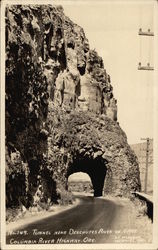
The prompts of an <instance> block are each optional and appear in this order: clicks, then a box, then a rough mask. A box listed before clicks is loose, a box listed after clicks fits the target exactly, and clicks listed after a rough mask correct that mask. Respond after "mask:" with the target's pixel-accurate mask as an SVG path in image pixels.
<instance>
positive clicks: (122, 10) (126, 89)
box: [58, 0, 154, 144]
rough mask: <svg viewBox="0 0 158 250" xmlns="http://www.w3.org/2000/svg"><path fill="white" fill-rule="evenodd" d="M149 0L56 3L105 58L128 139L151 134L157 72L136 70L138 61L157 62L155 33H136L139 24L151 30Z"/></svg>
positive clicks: (85, 0)
mask: <svg viewBox="0 0 158 250" xmlns="http://www.w3.org/2000/svg"><path fill="white" fill-rule="evenodd" d="M153 2H154V1H152V0H150V1H141V2H140V1H139V0H137V1H132V0H131V1H130V0H129V1H128V0H126V1H122V2H119V1H110V2H109V1H106V0H102V1H94V0H91V1H89V0H84V1H67V0H65V1H58V4H61V5H62V6H63V8H64V13H65V14H66V15H67V16H69V18H70V19H71V20H72V21H74V22H75V23H77V24H78V25H80V26H81V27H82V28H83V29H84V31H85V34H86V37H87V38H88V40H89V44H90V48H91V49H96V51H97V52H98V54H99V55H100V56H101V57H102V58H103V61H104V67H105V69H106V71H107V73H108V74H109V75H110V77H111V84H112V86H113V93H114V97H115V98H116V99H117V105H118V121H119V123H120V126H121V128H122V129H123V130H124V131H125V133H126V135H127V138H128V143H129V144H135V143H139V142H140V138H142V137H143V138H144V137H145V138H146V137H150V138H153V84H154V81H153V80H154V78H153V73H154V72H153V71H142V70H141V71H139V70H137V66H138V63H139V62H140V61H141V62H142V64H143V65H144V64H147V62H150V64H151V65H152V66H153V49H154V48H153V39H154V38H153V37H144V36H143V37H142V36H139V35H138V30H139V28H142V29H143V30H147V29H148V28H150V29H151V30H152V31H153V29H154V28H153V10H154V8H153Z"/></svg>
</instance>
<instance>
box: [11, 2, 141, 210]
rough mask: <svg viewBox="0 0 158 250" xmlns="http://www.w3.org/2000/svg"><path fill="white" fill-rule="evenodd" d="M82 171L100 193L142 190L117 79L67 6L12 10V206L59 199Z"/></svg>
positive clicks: (27, 205)
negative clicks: (120, 115) (121, 118)
mask: <svg viewBox="0 0 158 250" xmlns="http://www.w3.org/2000/svg"><path fill="white" fill-rule="evenodd" d="M78 171H82V172H86V173H88V174H89V176H90V177H91V180H92V184H93V188H94V195H96V196H99V195H102V189H103V190H104V192H105V193H110V194H114V195H120V196H127V197H128V196H129V195H130V192H131V191H133V190H139V189H140V179H139V168H138V163H137V158H136V156H135V154H134V152H133V151H132V150H131V148H130V147H129V145H128V143H127V138H126V135H125V133H124V132H123V131H122V130H121V128H120V126H119V123H118V122H117V105H116V100H115V98H114V97H113V92H112V85H111V83H110V76H109V75H108V74H107V72H106V70H105V68H104V64H103V60H102V58H101V57H99V55H98V54H97V52H96V51H95V50H90V48H89V43H88V40H87V38H86V36H85V33H84V31H83V29H82V28H81V27H80V26H78V25H77V24H74V23H73V22H72V21H71V20H70V19H69V18H68V17H66V16H65V15H64V12H63V8H62V7H61V6H51V5H18V6H16V5H10V6H7V8H6V186H7V188H6V192H7V195H6V197H7V206H13V205H14V206H17V205H19V204H23V205H25V206H26V207H29V206H32V205H36V203H37V202H41V203H42V202H46V203H47V202H48V201H51V202H56V201H57V200H58V199H60V196H61V192H62V190H66V189H67V179H68V177H69V175H70V174H72V173H74V172H78ZM104 178H105V183H104Z"/></svg>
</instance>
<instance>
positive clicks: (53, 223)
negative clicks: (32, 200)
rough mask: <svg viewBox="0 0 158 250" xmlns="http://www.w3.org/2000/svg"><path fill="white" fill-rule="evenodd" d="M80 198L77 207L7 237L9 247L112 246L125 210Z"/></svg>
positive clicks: (113, 203) (114, 205)
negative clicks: (23, 245) (58, 245)
mask: <svg viewBox="0 0 158 250" xmlns="http://www.w3.org/2000/svg"><path fill="white" fill-rule="evenodd" d="M77 198H79V199H80V203H79V205H77V206H76V207H73V208H72V209H69V210H67V211H63V212H61V213H59V214H57V215H52V216H50V217H47V218H45V219H40V220H39V221H36V222H33V223H32V224H29V225H27V226H24V227H22V228H20V230H16V231H15V232H13V234H12V235H8V236H7V244H54V243H55V244H56V243H58V244H64V243H67V244H69V243H71V244H72V243H73V244H76V243H79V244H81V243H88V244H90V243H109V242H110V243H112V242H113V241H114V239H113V237H114V234H113V233H111V231H110V230H114V229H116V228H118V224H119V223H120V220H121V215H122V211H123V210H122V208H123V206H122V205H121V204H117V203H116V202H114V201H112V200H108V199H107V200H106V199H100V198H94V197H90V196H87V197H86V196H81V195H80V196H77ZM25 234H26V235H25Z"/></svg>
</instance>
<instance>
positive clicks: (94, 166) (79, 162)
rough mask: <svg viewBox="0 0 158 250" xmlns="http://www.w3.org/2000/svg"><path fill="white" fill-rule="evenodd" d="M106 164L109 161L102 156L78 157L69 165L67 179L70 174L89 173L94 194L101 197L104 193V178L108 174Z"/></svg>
mask: <svg viewBox="0 0 158 250" xmlns="http://www.w3.org/2000/svg"><path fill="white" fill-rule="evenodd" d="M106 164H107V161H106V160H105V159H103V158H102V157H97V158H95V159H91V158H88V157H84V158H81V157H77V158H75V159H74V160H73V163H72V164H71V165H70V166H69V167H68V170H67V176H66V177H67V180H68V178H69V176H70V175H72V174H73V173H77V172H83V173H86V174H88V175H89V177H90V179H91V182H92V186H93V190H94V196H95V197H99V196H102V195H103V187H104V180H105V176H106V171H107V168H106Z"/></svg>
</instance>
